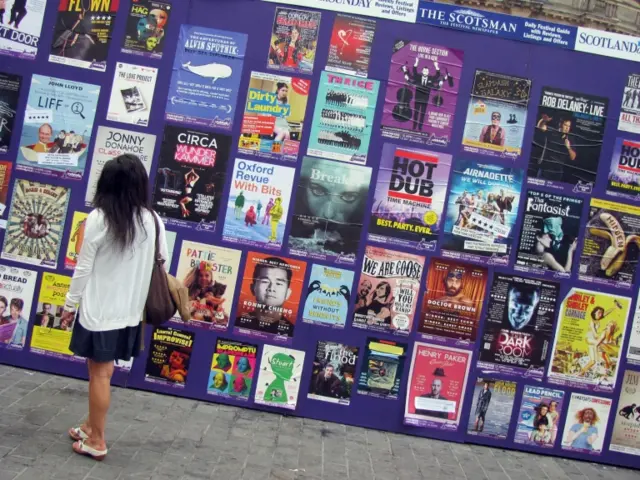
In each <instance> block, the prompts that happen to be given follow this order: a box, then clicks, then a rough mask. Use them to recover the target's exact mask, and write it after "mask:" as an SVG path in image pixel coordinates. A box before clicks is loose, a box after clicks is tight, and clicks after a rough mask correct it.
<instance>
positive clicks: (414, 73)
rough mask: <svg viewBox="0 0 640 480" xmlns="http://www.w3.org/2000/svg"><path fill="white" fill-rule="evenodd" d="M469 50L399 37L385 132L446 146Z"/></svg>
mask: <svg viewBox="0 0 640 480" xmlns="http://www.w3.org/2000/svg"><path fill="white" fill-rule="evenodd" d="M463 57H464V52H463V51H462V50H456V49H453V48H448V47H441V46H438V45H429V44H426V43H422V42H417V41H411V40H396V42H395V44H394V46H393V54H392V56H391V66H390V68H389V82H388V83H387V91H386V93H385V97H384V109H383V112H382V136H383V137H386V138H391V139H394V140H403V141H410V142H418V143H422V144H426V145H433V146H437V147H446V146H447V145H449V143H450V142H451V135H452V129H453V121H454V116H455V111H456V103H457V102H458V90H459V88H460V79H461V77H462V60H463Z"/></svg>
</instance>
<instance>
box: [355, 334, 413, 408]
mask: <svg viewBox="0 0 640 480" xmlns="http://www.w3.org/2000/svg"><path fill="white" fill-rule="evenodd" d="M407 349H408V345H407V344H406V343H401V342H396V341H395V340H386V339H383V338H372V337H369V338H367V341H366V343H365V348H364V353H363V361H362V368H361V370H360V378H358V394H360V395H367V396H369V397H375V398H382V399H387V400H397V399H398V392H399V391H400V382H401V381H402V373H403V372H404V364H405V361H406V359H407Z"/></svg>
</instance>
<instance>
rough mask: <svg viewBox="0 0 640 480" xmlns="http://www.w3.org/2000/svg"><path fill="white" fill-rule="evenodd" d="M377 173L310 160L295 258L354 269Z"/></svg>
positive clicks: (302, 183)
mask: <svg viewBox="0 0 640 480" xmlns="http://www.w3.org/2000/svg"><path fill="white" fill-rule="evenodd" d="M370 183H371V168H369V167H364V166H360V165H352V164H347V163H337V162H332V161H330V160H325V159H323V158H312V157H304V159H303V160H302V168H301V171H300V178H299V180H298V187H297V191H296V197H295V203H294V211H293V217H292V219H291V231H290V232H289V253H290V254H292V255H298V256H301V257H307V258H310V259H313V260H322V261H326V262H334V263H340V264H343V265H354V264H355V262H356V254H357V253H358V248H359V247H360V235H361V232H362V224H363V221H364V220H363V219H364V215H365V207H366V204H367V195H368V193H369V184H370Z"/></svg>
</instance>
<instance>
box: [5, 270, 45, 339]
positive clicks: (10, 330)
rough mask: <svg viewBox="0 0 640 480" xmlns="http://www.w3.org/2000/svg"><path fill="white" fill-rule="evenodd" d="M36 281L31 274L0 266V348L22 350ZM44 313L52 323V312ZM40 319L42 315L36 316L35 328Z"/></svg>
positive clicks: (34, 273) (34, 276) (30, 272)
mask: <svg viewBox="0 0 640 480" xmlns="http://www.w3.org/2000/svg"><path fill="white" fill-rule="evenodd" d="M37 277H38V273H37V272H34V271H32V270H25V269H24V268H15V267H8V266H6V265H0V348H2V347H6V348H11V349H18V350H22V348H23V347H24V346H25V342H26V339H27V329H28V326H29V319H30V318H31V305H32V304H33V294H34V293H35V288H36V278H37ZM49 310H51V305H49ZM46 313H47V314H48V315H49V316H50V317H51V319H52V322H53V315H52V313H53V312H46ZM49 316H47V319H48V318H49ZM41 317H42V312H40V313H38V314H37V315H36V319H35V322H36V324H38V325H40V324H41V322H42V321H43V319H41Z"/></svg>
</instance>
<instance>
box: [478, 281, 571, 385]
mask: <svg viewBox="0 0 640 480" xmlns="http://www.w3.org/2000/svg"><path fill="white" fill-rule="evenodd" d="M559 294H560V284H558V283H555V282H549V281H546V280H539V279H536V278H524V277H519V276H514V275H503V274H501V273H494V276H493V283H492V285H491V290H490V293H489V299H488V305H487V310H486V313H485V315H486V320H485V322H484V323H485V327H484V332H483V336H482V344H481V347H480V357H479V359H478V368H479V369H480V370H482V371H483V372H489V373H501V374H505V375H513V376H518V377H524V378H531V379H533V380H535V381H538V382H539V381H542V377H543V375H544V368H545V364H546V359H547V356H548V352H549V346H550V343H551V335H552V333H553V321H554V319H555V317H556V313H555V312H556V311H557V303H558V296H559ZM556 338H557V337H556Z"/></svg>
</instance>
